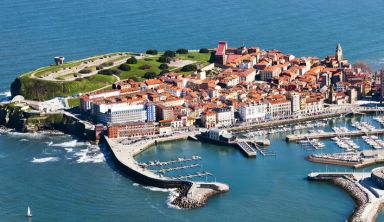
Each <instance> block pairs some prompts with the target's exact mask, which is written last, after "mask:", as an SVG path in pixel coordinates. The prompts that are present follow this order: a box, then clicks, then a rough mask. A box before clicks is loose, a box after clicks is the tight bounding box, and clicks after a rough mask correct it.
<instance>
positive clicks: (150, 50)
mask: <svg viewBox="0 0 384 222" xmlns="http://www.w3.org/2000/svg"><path fill="white" fill-rule="evenodd" d="M145 53H146V54H148V55H157V53H158V52H157V50H156V49H148V50H147V51H146V52H145Z"/></svg>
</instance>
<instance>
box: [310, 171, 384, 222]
mask: <svg viewBox="0 0 384 222" xmlns="http://www.w3.org/2000/svg"><path fill="white" fill-rule="evenodd" d="M308 180H315V181H326V182H330V183H332V184H335V185H337V186H339V187H340V188H342V189H343V190H345V191H346V192H347V193H348V194H349V195H350V196H351V197H352V198H353V200H354V201H355V203H356V208H355V210H354V211H353V213H352V214H351V216H350V217H349V218H348V221H349V222H374V221H375V220H376V216H377V214H378V213H379V212H380V211H381V209H382V207H383V203H384V190H382V189H380V188H378V187H377V186H376V185H375V183H374V182H373V181H372V180H371V177H370V173H361V172H357V173H355V172H343V173H340V172H322V173H310V174H309V175H308Z"/></svg>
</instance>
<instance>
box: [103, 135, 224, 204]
mask: <svg viewBox="0 0 384 222" xmlns="http://www.w3.org/2000/svg"><path fill="white" fill-rule="evenodd" d="M195 135H196V133H185V134H180V135H174V136H169V137H159V138H153V139H149V140H141V141H138V142H135V143H132V144H124V143H121V142H122V141H119V140H118V139H110V138H108V137H106V136H105V137H104V141H105V143H106V145H107V147H108V148H109V149H110V150H111V151H112V156H113V158H114V160H115V162H116V163H117V164H118V166H119V167H120V169H121V170H122V171H123V172H125V173H127V174H128V175H129V176H130V177H131V178H132V180H134V181H136V182H138V183H140V184H143V185H146V186H154V187H159V188H177V189H178V193H179V196H178V197H177V198H176V199H175V200H174V201H173V204H175V205H177V206H179V207H181V208H198V207H202V206H204V205H205V204H206V201H207V199H208V197H210V196H212V195H214V194H217V193H223V192H227V191H228V190H229V186H228V185H226V184H223V183H217V182H212V183H210V182H194V181H187V180H175V179H172V178H168V177H165V176H159V175H157V174H155V173H153V172H151V171H149V170H147V169H145V168H144V167H141V166H140V165H139V164H138V163H137V162H136V160H135V159H134V156H136V155H138V154H139V153H141V152H143V151H144V150H146V149H148V148H149V147H152V146H153V145H155V144H156V143H162V142H169V141H174V140H183V139H188V137H190V136H195Z"/></svg>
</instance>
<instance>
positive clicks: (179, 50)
mask: <svg viewBox="0 0 384 222" xmlns="http://www.w3.org/2000/svg"><path fill="white" fill-rule="evenodd" d="M176 53H177V54H188V49H184V48H181V49H178V50H176Z"/></svg>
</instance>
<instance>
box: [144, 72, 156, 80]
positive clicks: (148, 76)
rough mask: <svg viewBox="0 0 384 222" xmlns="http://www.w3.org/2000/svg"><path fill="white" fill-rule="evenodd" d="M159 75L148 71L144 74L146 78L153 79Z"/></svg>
mask: <svg viewBox="0 0 384 222" xmlns="http://www.w3.org/2000/svg"><path fill="white" fill-rule="evenodd" d="M156 76H157V75H156V73H155V72H146V73H145V74H144V76H143V77H144V78H146V79H153V78H155V77H156Z"/></svg>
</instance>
